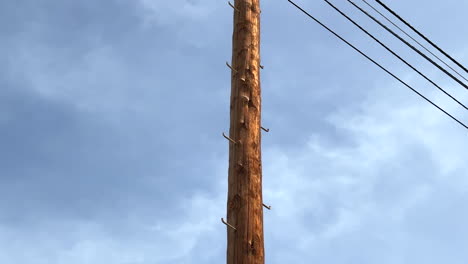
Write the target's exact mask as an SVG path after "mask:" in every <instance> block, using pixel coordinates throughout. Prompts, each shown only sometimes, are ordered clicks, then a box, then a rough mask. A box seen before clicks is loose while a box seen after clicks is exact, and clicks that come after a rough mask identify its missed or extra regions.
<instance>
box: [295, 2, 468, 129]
mask: <svg viewBox="0 0 468 264" xmlns="http://www.w3.org/2000/svg"><path fill="white" fill-rule="evenodd" d="M288 2H289V3H291V4H292V5H293V6H294V7H296V8H297V9H298V10H300V11H301V12H303V13H304V14H305V15H307V16H308V17H309V18H311V19H312V20H314V21H315V22H316V23H318V24H319V25H320V26H322V27H323V28H325V29H326V30H327V31H329V32H330V33H332V34H333V35H334V36H335V37H337V38H339V39H340V40H341V41H343V42H344V43H346V44H347V45H348V46H349V47H351V48H352V49H354V50H355V51H356V52H358V53H359V54H361V55H362V56H364V57H365V58H366V59H368V60H369V61H371V62H372V63H374V64H375V65H377V66H378V67H379V68H380V69H382V70H383V71H385V72H386V73H387V74H389V75H390V76H392V77H393V78H395V79H396V80H397V81H399V82H400V83H402V84H403V85H404V86H406V87H407V88H409V89H410V90H411V91H413V92H414V93H416V94H417V95H419V96H420V97H421V98H423V99H424V100H425V101H427V102H428V103H430V104H431V105H433V106H434V107H436V108H437V109H438V110H440V111H441V112H443V113H444V114H446V115H447V116H449V117H450V118H451V119H452V120H454V121H455V122H457V123H458V124H459V125H461V126H462V127H464V128H465V129H467V130H468V126H467V125H465V124H464V123H463V122H462V121H460V120H458V119H457V118H456V117H454V116H453V115H451V114H450V113H448V112H447V111H445V110H444V109H443V108H441V107H440V106H438V105H437V104H436V103H434V102H432V101H431V100H430V99H428V98H427V97H425V96H424V95H423V94H421V93H420V92H418V91H417V90H416V89H414V88H413V87H412V86H410V85H409V84H407V83H406V82H405V81H403V80H402V79H400V78H399V77H398V76H396V75H395V74H393V73H392V72H390V71H389V70H387V69H386V68H385V67H383V66H382V65H381V64H379V63H378V62H376V61H375V60H374V59H372V58H371V57H369V56H368V55H367V54H365V53H364V52H363V51H361V50H360V49H358V48H357V47H355V46H354V45H353V44H351V43H350V42H349V41H347V40H346V39H344V38H343V37H342V36H340V35H339V34H338V33H336V32H335V31H333V30H332V29H330V28H329V27H327V26H326V25H325V24H323V23H322V22H321V21H320V20H318V19H317V18H315V17H314V16H312V15H311V14H309V13H308V12H307V11H306V10H304V9H303V8H302V7H300V6H299V5H297V4H296V3H295V2H293V1H292V0H288Z"/></svg>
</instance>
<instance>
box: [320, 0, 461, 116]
mask: <svg viewBox="0 0 468 264" xmlns="http://www.w3.org/2000/svg"><path fill="white" fill-rule="evenodd" d="M324 1H325V2H326V3H327V4H328V5H330V6H331V7H332V8H333V9H335V10H336V11H337V12H338V13H340V14H341V15H342V16H343V17H345V18H346V19H348V20H349V21H350V22H351V23H353V24H354V25H355V26H356V27H358V28H359V29H360V30H362V31H363V32H364V33H366V34H367V35H368V36H369V37H371V38H372V39H373V40H375V41H376V42H377V43H379V44H380V45H381V46H382V47H384V48H385V49H386V50H387V51H389V52H390V53H391V54H393V55H394V56H395V57H397V58H398V59H399V60H401V61H402V62H403V63H405V64H406V65H407V66H408V67H410V68H411V69H413V70H414V71H415V72H417V73H418V74H419V75H421V76H422V77H423V78H424V79H426V80H427V81H429V82H430V83H431V84H432V85H434V86H435V87H436V88H437V89H439V90H440V91H442V92H443V93H444V94H446V95H447V96H449V97H450V98H452V100H454V101H455V102H457V103H458V104H459V105H461V106H462V107H463V108H465V110H468V108H467V107H466V106H465V105H464V104H463V103H461V102H460V101H458V100H457V99H456V98H455V97H453V96H452V95H451V94H449V93H448V92H447V91H445V90H444V89H443V88H442V87H440V86H439V85H437V84H436V83H435V82H434V81H432V80H431V79H429V77H427V76H426V75H424V74H423V73H422V72H420V71H419V70H418V69H416V68H415V67H414V66H413V65H411V64H410V63H408V62H407V61H406V60H405V59H403V58H402V57H401V56H400V55H398V54H396V53H395V52H394V51H393V50H392V49H390V48H389V47H388V46H386V45H385V44H384V43H382V42H381V41H380V40H378V39H377V38H376V37H374V36H373V35H372V34H371V33H369V32H368V31H367V30H365V29H364V28H363V27H361V26H360V25H359V24H358V23H356V22H355V21H354V20H353V19H351V18H350V17H349V16H347V15H346V14H345V13H343V12H342V11H341V10H340V9H339V8H337V7H336V6H334V5H333V4H332V3H330V2H329V1H328V0H324Z"/></svg>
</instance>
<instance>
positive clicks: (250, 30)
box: [226, 0, 265, 264]
mask: <svg viewBox="0 0 468 264" xmlns="http://www.w3.org/2000/svg"><path fill="white" fill-rule="evenodd" d="M229 4H230V5H231V6H232V7H233V10H234V32H233V36H232V44H233V47H232V64H231V65H228V66H230V67H231V71H232V74H231V109H230V131H229V137H227V139H228V140H229V179H228V200H227V223H226V225H227V238H228V239H227V264H264V263H265V254H264V245H263V206H262V205H263V202H262V160H261V130H260V129H261V96H260V68H263V67H262V66H260V0H235V2H234V4H233V5H232V4H231V3H229Z"/></svg>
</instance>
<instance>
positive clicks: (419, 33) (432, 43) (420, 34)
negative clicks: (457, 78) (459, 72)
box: [375, 0, 468, 73]
mask: <svg viewBox="0 0 468 264" xmlns="http://www.w3.org/2000/svg"><path fill="white" fill-rule="evenodd" d="M375 1H376V2H377V3H378V4H379V5H381V6H382V7H383V8H385V9H386V10H387V11H388V12H390V13H391V14H392V15H394V16H395V17H396V18H398V19H399V20H400V21H401V22H403V24H405V25H406V26H408V27H409V28H411V29H412V30H413V31H414V32H415V33H416V34H418V35H419V36H420V37H421V38H423V39H424V40H425V41H427V42H428V43H429V44H431V45H432V46H433V47H434V48H436V49H437V50H438V51H439V52H440V53H442V54H444V55H445V56H446V57H447V58H449V59H450V60H451V61H452V62H453V63H455V64H457V65H458V67H460V68H462V69H463V70H464V71H465V72H467V73H468V69H466V68H465V66H463V65H462V64H461V63H459V62H458V61H457V60H455V59H454V58H452V56H450V55H449V54H447V52H445V51H444V50H443V49H442V48H440V47H439V46H437V45H436V44H435V43H434V42H432V41H431V40H430V39H429V38H427V37H426V36H425V35H424V34H422V33H421V32H419V31H418V30H417V29H416V28H414V27H413V26H412V25H411V24H410V23H408V22H406V20H404V19H403V18H402V17H401V16H399V15H398V14H397V13H396V12H395V11H393V10H392V9H391V8H390V7H388V6H386V5H385V4H384V3H383V2H382V1H380V0H375Z"/></svg>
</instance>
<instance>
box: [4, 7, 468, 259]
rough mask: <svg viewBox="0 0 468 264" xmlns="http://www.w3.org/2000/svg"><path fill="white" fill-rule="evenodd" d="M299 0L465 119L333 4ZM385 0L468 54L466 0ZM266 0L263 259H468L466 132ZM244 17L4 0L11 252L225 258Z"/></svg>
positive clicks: (459, 53) (209, 10) (223, 10)
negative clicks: (233, 91)
mask: <svg viewBox="0 0 468 264" xmlns="http://www.w3.org/2000/svg"><path fill="white" fill-rule="evenodd" d="M356 2H357V3H358V4H360V5H361V6H364V5H363V3H362V2H361V1H360V0H356ZM370 2H371V3H374V1H370ZM297 3H298V4H300V5H302V6H303V7H304V8H305V9H306V10H308V11H310V12H311V13H312V14H313V15H316V16H317V18H319V19H320V20H322V21H323V22H324V23H326V24H327V25H329V26H330V27H332V28H333V29H334V30H336V31H337V32H338V33H339V34H342V35H343V36H344V37H345V38H346V39H347V40H349V41H350V42H352V43H353V44H355V45H356V46H358V47H359V48H362V49H363V50H364V51H365V52H366V53H368V54H369V55H370V56H372V57H373V58H375V59H376V60H377V61H379V62H381V63H382V64H383V65H384V66H385V67H388V68H389V69H390V70H391V71H392V72H394V73H395V74H397V75H398V76H400V77H401V78H402V79H403V80H405V81H407V82H408V83H410V84H411V85H413V86H414V87H415V88H417V89H418V90H419V91H421V92H422V93H424V94H425V95H426V96H427V97H429V98H430V99H431V100H434V101H435V102H437V103H438V104H440V105H441V106H443V107H444V109H446V110H447V111H449V112H450V113H452V114H453V115H455V116H457V117H458V118H460V119H461V120H463V121H464V122H465V123H466V122H468V115H467V114H466V113H465V112H464V110H463V109H462V108H461V107H460V106H458V105H456V104H455V103H454V102H452V101H450V100H449V99H447V98H446V97H445V96H444V95H443V94H442V93H440V92H439V91H437V90H436V89H435V88H434V87H433V86H431V85H430V84H429V83H428V82H427V81H425V80H424V79H422V78H421V77H420V76H418V75H417V74H416V73H414V72H413V71H412V70H411V69H409V68H408V67H406V66H405V65H403V64H402V63H401V62H399V61H398V60H396V59H395V58H393V57H392V56H391V55H390V54H389V53H387V52H386V51H385V50H384V49H382V47H380V46H378V45H377V44H375V43H374V42H373V41H372V40H371V39H369V38H368V37H367V36H366V35H364V34H363V33H362V32H360V31H359V30H358V29H357V28H355V27H353V26H352V25H351V24H349V22H348V21H346V20H345V19H344V18H342V17H341V16H340V15H339V14H337V13H336V12H335V11H333V10H332V9H330V7H329V6H328V5H327V4H326V3H324V2H323V1H306V0H297ZM333 3H335V4H336V5H337V6H338V7H340V8H342V9H343V10H344V11H345V12H346V13H348V14H349V15H350V16H352V17H353V18H354V19H356V20H357V21H358V22H359V23H361V24H362V25H363V26H365V27H366V28H367V29H368V30H369V31H370V32H372V33H373V34H375V35H376V36H377V37H379V38H380V39H382V40H383V41H385V43H387V44H388V45H389V46H390V47H392V48H393V49H395V51H397V52H398V53H399V54H401V55H402V56H403V57H405V58H407V59H408V61H409V62H410V63H412V64H414V65H415V66H417V67H418V68H419V69H421V70H423V71H424V72H425V73H427V74H428V75H429V76H430V78H432V79H434V81H436V82H437V83H438V84H440V85H441V86H442V87H444V88H446V89H447V90H448V91H449V92H450V93H452V94H453V95H455V96H456V97H457V98H459V99H460V100H461V101H462V102H465V103H468V95H467V94H466V91H464V89H463V88H462V87H461V86H459V85H457V84H456V83H455V82H454V81H453V80H451V79H449V78H447V76H445V75H444V74H443V73H441V72H440V71H438V70H437V69H436V68H435V67H433V66H432V65H430V64H429V63H427V62H426V61H424V60H423V59H421V58H419V57H418V56H417V55H415V53H414V52H412V51H411V50H409V49H408V48H407V47H405V46H403V45H402V44H401V43H399V42H398V41H397V40H395V39H394V38H393V37H392V36H390V35H389V34H388V33H386V32H384V31H383V30H382V29H381V28H379V27H378V26H377V25H376V24H374V23H373V22H372V21H370V20H369V19H368V18H367V17H365V16H363V15H362V14H360V13H359V12H358V11H356V10H355V9H354V8H353V7H352V6H351V5H350V4H349V3H347V2H346V1H341V0H340V1H339V0H335V1H333ZM386 3H388V4H389V6H390V7H392V8H393V9H394V10H396V11H397V12H399V13H400V14H401V15H402V16H403V17H404V18H406V19H407V20H409V21H410V22H411V23H412V24H413V25H414V26H416V27H417V28H418V29H420V30H421V31H422V32H423V33H425V34H426V35H427V36H429V37H430V38H431V39H433V40H434V41H435V42H436V43H437V44H439V45H440V46H441V47H443V48H444V49H445V50H446V51H448V52H449V53H450V54H451V55H453V57H455V58H457V59H458V60H459V61H460V62H462V63H463V64H464V65H468V48H467V46H466V45H465V43H466V42H467V41H468V37H467V36H468V28H467V27H466V26H465V24H466V14H465V10H467V8H468V2H466V1H458V0H447V1H444V2H441V1H436V0H428V1H424V5H421V1H403V0H395V1H391V2H390V1H386ZM261 5H262V17H261V19H262V24H261V26H262V33H261V34H262V36H261V39H262V44H261V56H262V57H261V58H262V65H264V66H265V68H264V70H262V72H261V80H262V96H263V99H262V102H263V106H262V107H263V113H262V124H263V126H264V127H267V128H269V129H270V132H269V133H268V134H267V133H264V134H263V137H262V140H263V142H262V157H263V184H264V191H263V192H264V193H263V199H264V202H265V203H266V204H268V205H271V206H272V210H271V211H265V212H264V229H265V252H266V263H269V264H279V263H285V262H289V263H294V264H308V263H327V264H354V263H356V264H357V263H359V264H374V263H380V264H404V263H425V264H439V263H451V264H462V263H463V264H464V263H466V259H467V258H468V251H466V247H467V246H468V226H467V225H466V223H467V222H468V210H464V209H465V208H466V204H467V201H468V163H467V162H466V161H464V160H465V159H466V156H467V154H468V151H467V149H468V140H467V132H466V130H465V129H464V128H462V127H461V126H459V125H457V124H456V123H455V122H454V121H453V120H451V119H450V118H448V117H447V116H445V115H443V114H442V113H441V112H440V111H438V110H437V109H435V108H434V107H433V106H431V105H429V104H428V103H426V102H424V101H423V100H421V99H420V98H419V97H418V96H416V95H415V94H414V93H412V92H411V91H410V90H408V89H407V88H406V87H404V86H403V85H401V84H400V83H399V82H397V81H395V80H394V79H392V77H390V76H388V75H387V74H386V73H384V72H383V71H381V70H380V69H378V68H377V67H376V66H375V65H373V64H371V63H370V62H368V61H366V59H365V58H363V57H362V56H360V55H359V54H357V53H356V52H354V51H353V50H352V49H350V48H349V47H347V46H345V45H344V44H343V43H342V42H340V41H339V40H338V39H336V38H335V37H333V36H332V35H331V34H330V33H328V32H326V31H324V30H323V29H322V28H320V27H319V26H318V25H317V24H315V23H314V22H313V21H312V20H310V19H308V18H307V17H306V16H305V15H304V14H302V13H300V12H299V11H298V10H297V9H295V8H294V7H293V6H291V5H290V4H289V3H288V2H287V1H286V0H278V1H262V4H261ZM379 9H380V8H379ZM380 10H381V9H380ZM232 15H233V10H232V8H231V7H229V5H228V4H227V2H226V1H215V0H185V1H184V0H172V1H162V0H100V1H95V0H80V1H73V0H61V1H58V0H42V1H35V0H17V1H1V2H0V22H1V23H0V38H1V41H0V49H1V51H2V52H0V59H1V61H2V62H3V63H1V64H0V146H1V148H0V263H8V264H102V263H110V264H195V263H196V264H199V263H204V264H205V263H206V264H215V263H216V264H219V263H223V262H224V261H225V254H226V226H225V225H223V224H222V223H221V221H220V218H221V217H225V215H226V198H227V170H228V156H227V155H228V142H226V140H225V139H224V138H223V137H222V135H221V133H222V132H226V131H229V94H230V83H231V82H230V72H229V69H228V68H227V67H226V66H225V62H226V61H230V58H231V47H232V46H231V45H232V44H231V38H232V24H233V18H232ZM465 76H466V75H465Z"/></svg>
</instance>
